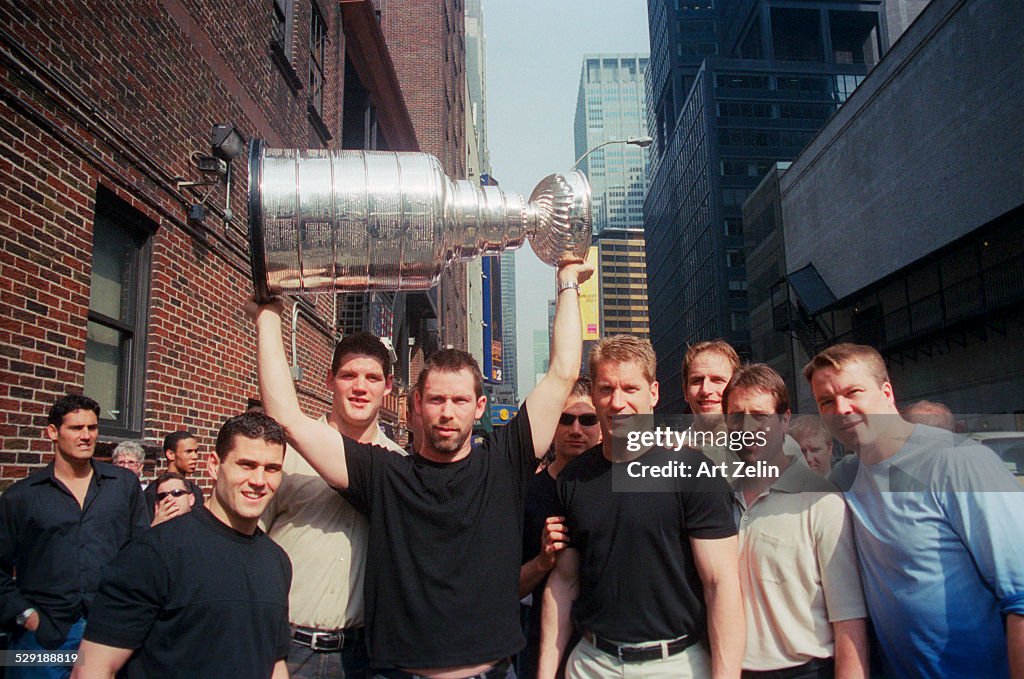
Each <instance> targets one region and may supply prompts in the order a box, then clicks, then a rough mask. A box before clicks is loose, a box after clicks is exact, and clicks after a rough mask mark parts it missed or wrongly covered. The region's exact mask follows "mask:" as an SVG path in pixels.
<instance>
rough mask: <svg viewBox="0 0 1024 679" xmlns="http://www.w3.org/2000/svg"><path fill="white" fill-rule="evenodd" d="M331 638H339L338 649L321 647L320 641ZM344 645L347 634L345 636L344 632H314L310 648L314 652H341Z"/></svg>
mask: <svg viewBox="0 0 1024 679" xmlns="http://www.w3.org/2000/svg"><path fill="white" fill-rule="evenodd" d="M330 636H337V637H338V647H337V648H325V647H322V646H320V643H319V640H320V639H321V638H323V639H327V637H330ZM344 645H345V634H344V632H313V634H312V636H311V637H310V639H309V648H310V649H311V650H314V651H340V650H341V648H342V647H343V646H344Z"/></svg>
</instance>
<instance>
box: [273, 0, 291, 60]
mask: <svg viewBox="0 0 1024 679" xmlns="http://www.w3.org/2000/svg"><path fill="white" fill-rule="evenodd" d="M293 6H294V5H293V3H292V0H274V42H275V43H276V44H277V47H278V48H279V49H280V50H281V52H282V53H283V54H285V55H289V54H291V49H292V45H291V42H292V41H291V35H292V31H291V28H292V7H293Z"/></svg>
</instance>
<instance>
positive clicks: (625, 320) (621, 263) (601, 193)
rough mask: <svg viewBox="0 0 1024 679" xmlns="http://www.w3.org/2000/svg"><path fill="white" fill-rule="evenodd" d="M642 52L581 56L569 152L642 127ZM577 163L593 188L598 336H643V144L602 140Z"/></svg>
mask: <svg viewBox="0 0 1024 679" xmlns="http://www.w3.org/2000/svg"><path fill="white" fill-rule="evenodd" d="M647 63H648V59H647V55H643V54H588V55H585V56H584V57H583V67H582V68H581V70H580V89H579V95H578V97H577V99H576V119H575V125H574V128H575V141H576V157H577V158H578V157H580V156H583V155H584V154H585V153H586V152H587V151H588V150H590V149H594V148H595V147H597V146H599V145H600V144H603V143H605V142H607V141H611V140H622V139H627V138H629V137H642V136H645V135H646V134H647V132H646V124H647V123H646V118H647V114H646V107H645V103H644V75H645V73H646V72H647ZM580 169H581V170H583V172H584V173H585V174H586V175H587V178H588V179H589V180H590V187H591V190H592V192H593V214H594V233H595V238H596V240H597V243H598V259H597V262H595V266H596V267H597V272H596V274H597V277H598V296H599V302H598V309H599V310H600V311H599V317H600V335H601V337H607V336H609V335H616V334H620V333H628V334H635V335H640V336H642V337H647V336H648V329H647V276H646V274H645V262H644V246H643V202H644V193H645V192H646V191H647V149H645V148H640V147H637V146H632V145H627V144H609V145H607V146H605V147H603V148H599V149H597V150H595V151H593V152H592V153H591V154H590V155H588V156H587V157H586V158H585V159H584V160H583V161H582V162H581V163H580Z"/></svg>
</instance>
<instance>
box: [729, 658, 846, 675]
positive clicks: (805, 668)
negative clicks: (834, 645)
mask: <svg viewBox="0 0 1024 679" xmlns="http://www.w3.org/2000/svg"><path fill="white" fill-rule="evenodd" d="M835 676H836V666H835V662H833V660H832V658H828V659H819V660H812V661H810V662H809V663H805V664H803V665H797V666H796V667H787V668H786V669H784V670H769V671H767V672H751V671H749V670H743V674H742V677H743V679H833V677H835Z"/></svg>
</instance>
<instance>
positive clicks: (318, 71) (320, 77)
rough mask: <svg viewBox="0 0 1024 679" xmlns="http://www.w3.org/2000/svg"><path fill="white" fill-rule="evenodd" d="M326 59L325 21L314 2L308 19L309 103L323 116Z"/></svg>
mask: <svg viewBox="0 0 1024 679" xmlns="http://www.w3.org/2000/svg"><path fill="white" fill-rule="evenodd" d="M326 61H327V22H326V21H324V15H323V14H321V13H320V8H319V7H317V6H316V3H314V4H313V5H312V16H311V17H310V20H309V103H310V105H311V106H312V107H313V108H314V109H315V110H316V112H317V114H319V115H320V117H321V118H323V115H324V64H325V63H326Z"/></svg>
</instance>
